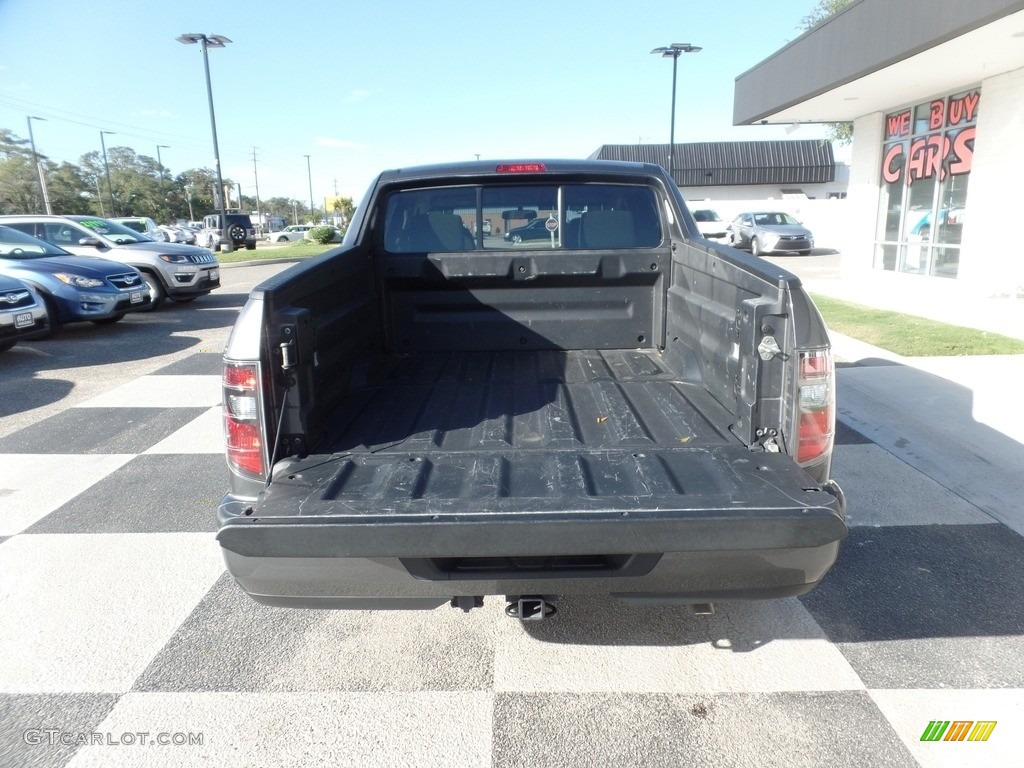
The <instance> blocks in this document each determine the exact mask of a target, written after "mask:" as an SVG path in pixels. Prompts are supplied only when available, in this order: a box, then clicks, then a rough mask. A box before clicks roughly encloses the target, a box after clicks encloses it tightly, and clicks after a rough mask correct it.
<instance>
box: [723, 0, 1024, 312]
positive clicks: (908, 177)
mask: <svg viewBox="0 0 1024 768" xmlns="http://www.w3.org/2000/svg"><path fill="white" fill-rule="evenodd" d="M733 122H734V123H735V124H736V125H758V124H782V125H787V126H790V125H792V126H799V125H800V124H801V123H836V122H852V123H853V129H854V130H853V146H852V155H851V159H850V179H849V186H848V199H847V200H846V201H844V202H845V207H846V208H847V215H848V231H847V233H846V234H845V236H844V240H845V242H844V243H843V247H842V253H843V267H842V268H843V271H844V274H851V275H854V274H856V276H859V277H865V276H870V277H871V278H873V280H877V281H887V282H888V283H890V284H891V285H893V286H894V287H900V288H905V289H906V290H913V291H926V292H929V293H934V294H935V295H936V296H937V297H940V296H941V297H943V298H946V297H949V296H950V295H955V294H957V293H962V294H964V295H968V294H969V295H972V296H980V295H984V296H995V295H1004V296H1005V295H1008V294H1009V295H1016V293H1017V289H1018V288H1019V287H1024V249H1022V247H1021V245H1020V243H1021V241H1022V240H1024V237H1022V236H1018V235H1017V233H1016V231H1015V230H1014V229H1013V228H1012V227H1010V226H1009V224H1010V223H1011V222H1013V221H1015V220H1016V217H1017V214H1014V213H1013V212H1012V209H1011V206H1014V207H1016V204H1017V202H1018V201H1019V200H1020V199H1021V196H1020V189H1021V179H1022V176H1024V1H1021V0H1015V1H1013V2H1011V1H1010V0H971V2H964V0H899V1H898V2H894V0H855V1H854V2H852V3H851V4H850V5H848V6H847V7H846V8H844V9H843V10H842V11H840V12H839V13H838V14H836V15H834V16H832V17H830V18H829V19H827V20H825V21H824V22H822V23H821V24H819V25H817V26H816V27H814V28H813V29H811V30H809V31H807V32H806V33H804V34H803V35H801V36H800V37H799V38H797V39H796V40H794V41H793V42H791V43H789V44H788V45H786V46H785V47H784V48H782V49H780V50H779V51H777V52H776V53H775V54H773V55H772V56H771V57H769V58H768V59H766V60H764V61H762V62H761V63H760V64H758V65H757V66H755V67H754V68H752V69H750V70H749V71H747V72H745V73H743V74H742V75H740V76H739V77H737V78H736V88H735V100H734V112H733Z"/></svg>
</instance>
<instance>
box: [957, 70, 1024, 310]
mask: <svg viewBox="0 0 1024 768" xmlns="http://www.w3.org/2000/svg"><path fill="white" fill-rule="evenodd" d="M1022 185H1024V69H1018V70H1015V71H1013V72H1006V73H1004V74H1001V75H997V76H995V77H991V78H989V79H987V80H984V81H983V82H982V84H981V104H980V108H979V110H978V136H977V140H976V141H975V145H974V161H973V165H972V166H971V180H970V182H969V183H968V187H967V216H966V219H965V221H964V229H963V240H962V247H961V255H960V270H959V276H958V280H959V281H961V282H962V283H963V284H964V287H965V289H966V290H969V291H970V292H972V293H980V294H982V295H986V296H1000V295H1002V296H1005V295H1007V294H1013V293H1014V290H1015V289H1016V288H1018V287H1024V250H1022V249H1021V245H1020V242H1021V238H1020V237H1019V236H1018V235H1017V234H1016V232H1015V231H1014V230H1013V229H1012V228H1010V227H1008V224H1009V223H1011V222H1014V221H1016V219H1017V217H1018V216H1020V213H1019V211H1020V199H1021V194H1020V193H1021V188H1022Z"/></svg>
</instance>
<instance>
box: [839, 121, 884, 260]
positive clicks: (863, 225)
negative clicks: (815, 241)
mask: <svg viewBox="0 0 1024 768" xmlns="http://www.w3.org/2000/svg"><path fill="white" fill-rule="evenodd" d="M884 134H885V115H883V114H882V113H881V112H874V113H872V114H870V115H864V116H863V117H858V118H857V119H856V120H854V121H853V153H852V159H851V162H850V192H849V200H848V202H849V216H850V219H849V234H848V236H847V240H846V243H845V244H844V247H843V248H842V249H841V250H842V253H843V258H842V262H841V265H840V270H841V272H842V274H843V275H844V276H849V277H864V276H865V274H866V273H868V272H870V271H871V269H872V264H873V263H874V251H875V224H876V221H877V220H878V195H879V189H880V184H881V178H882V172H881V168H882V139H883V136H884Z"/></svg>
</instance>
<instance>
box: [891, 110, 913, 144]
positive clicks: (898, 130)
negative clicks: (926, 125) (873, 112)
mask: <svg viewBox="0 0 1024 768" xmlns="http://www.w3.org/2000/svg"><path fill="white" fill-rule="evenodd" d="M885 119H886V123H887V128H886V130H887V134H886V138H892V137H893V136H907V135H908V134H909V133H910V110H909V109H908V110H907V111H906V112H897V113H894V114H891V115H887V116H886V118H885Z"/></svg>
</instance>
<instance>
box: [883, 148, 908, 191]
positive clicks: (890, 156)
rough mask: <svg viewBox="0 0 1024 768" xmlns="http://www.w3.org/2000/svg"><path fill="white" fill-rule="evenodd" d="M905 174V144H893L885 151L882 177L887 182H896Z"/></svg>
mask: <svg viewBox="0 0 1024 768" xmlns="http://www.w3.org/2000/svg"><path fill="white" fill-rule="evenodd" d="M902 174H903V145H902V144H893V145H892V146H891V147H889V149H888V150H887V151H886V153H885V160H884V161H883V162H882V179H883V180H884V181H885V183H886V184H895V183H896V182H897V181H899V180H900V176H901V175H902Z"/></svg>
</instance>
